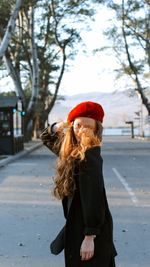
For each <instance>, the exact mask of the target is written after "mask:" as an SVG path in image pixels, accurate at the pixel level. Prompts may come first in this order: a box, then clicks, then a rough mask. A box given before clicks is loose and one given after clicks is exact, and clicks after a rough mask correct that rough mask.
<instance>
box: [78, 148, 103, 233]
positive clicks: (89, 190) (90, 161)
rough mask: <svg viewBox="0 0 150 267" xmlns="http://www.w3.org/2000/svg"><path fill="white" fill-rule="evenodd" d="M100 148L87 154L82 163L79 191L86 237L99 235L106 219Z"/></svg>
mask: <svg viewBox="0 0 150 267" xmlns="http://www.w3.org/2000/svg"><path fill="white" fill-rule="evenodd" d="M102 161H103V160H102V158H101V156H100V147H98V146H96V147H92V148H90V149H88V150H87V151H86V152H85V159H84V160H83V161H82V162H81V163H80V172H79V190H80V198H81V206H82V211H83V220H84V235H99V234H100V230H101V226H102V225H103V223H104V219H105V201H104V194H103V190H104V181H103V174H102Z"/></svg>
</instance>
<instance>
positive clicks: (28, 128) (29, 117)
mask: <svg viewBox="0 0 150 267" xmlns="http://www.w3.org/2000/svg"><path fill="white" fill-rule="evenodd" d="M31 21H32V22H31V48H32V62H33V63H32V64H33V66H32V95H31V99H30V101H29V104H28V107H27V111H26V117H25V134H26V133H27V132H28V133H30V138H31V137H32V136H31V133H32V130H33V129H32V127H33V117H34V110H35V106H36V103H37V99H38V91H39V90H38V89H39V71H38V58H37V46H36V44H35V36H34V8H33V7H31ZM28 136H29V135H28Z"/></svg>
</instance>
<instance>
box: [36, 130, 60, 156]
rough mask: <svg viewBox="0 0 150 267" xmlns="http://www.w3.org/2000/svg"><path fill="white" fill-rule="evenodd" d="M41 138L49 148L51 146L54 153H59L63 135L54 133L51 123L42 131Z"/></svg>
mask: <svg viewBox="0 0 150 267" xmlns="http://www.w3.org/2000/svg"><path fill="white" fill-rule="evenodd" d="M40 138H41V140H42V142H43V144H44V145H45V146H46V147H47V148H49V149H50V150H51V151H52V152H53V153H54V154H56V155H58V154H59V150H60V147H61V142H62V139H63V136H62V135H60V134H57V133H52V131H51V125H49V126H48V127H46V128H45V129H44V130H43V131H42V133H41V135H40Z"/></svg>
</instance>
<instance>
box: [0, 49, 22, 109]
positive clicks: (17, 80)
mask: <svg viewBox="0 0 150 267" xmlns="http://www.w3.org/2000/svg"><path fill="white" fill-rule="evenodd" d="M3 58H4V61H5V64H6V66H7V70H8V73H9V75H10V76H11V78H12V80H13V83H14V86H15V91H16V95H17V96H18V98H20V99H21V100H22V103H23V106H24V107H25V95H24V92H23V89H22V85H21V81H20V77H19V76H18V74H17V71H16V70H15V68H14V66H13V63H12V60H11V57H10V54H9V51H8V50H6V52H5V54H4V57H3Z"/></svg>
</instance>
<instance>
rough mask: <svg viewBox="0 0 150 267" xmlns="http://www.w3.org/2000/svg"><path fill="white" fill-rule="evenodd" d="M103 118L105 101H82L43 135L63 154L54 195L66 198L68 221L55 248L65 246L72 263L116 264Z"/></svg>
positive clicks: (77, 266) (86, 266) (73, 266)
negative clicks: (105, 176)
mask: <svg viewBox="0 0 150 267" xmlns="http://www.w3.org/2000/svg"><path fill="white" fill-rule="evenodd" d="M103 117H104V111H103V108H102V106H101V105H100V104H98V103H94V102H91V101H87V102H82V103H80V104H78V105H77V106H75V107H74V108H73V109H72V110H71V111H70V112H69V114H68V118H67V123H64V122H60V123H54V124H53V125H51V126H49V127H48V128H46V129H45V130H44V131H43V133H42V134H41V139H42V141H43V143H44V145H46V146H47V147H48V148H49V149H50V150H52V151H53V152H54V153H55V154H57V155H58V162H57V168H56V170H57V173H56V177H55V187H54V194H55V196H56V197H58V198H59V199H61V200H62V204H63V210H64V216H65V218H66V224H65V227H64V228H63V229H62V230H61V232H60V233H59V235H58V236H57V238H56V240H54V241H53V242H52V244H51V251H52V253H54V254H58V253H59V252H60V251H61V250H62V249H63V248H64V253H65V266H66V267H115V261H114V257H115V256H116V255H117V253H116V250H115V247H114V244H113V222H112V216H111V213H110V211H109V207H108V202H107V197H106V193H105V186H104V180H103V171H102V168H103V167H102V164H103V160H102V157H101V142H102V122H103ZM66 126H67V129H66V130H65V131H64V128H66Z"/></svg>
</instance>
